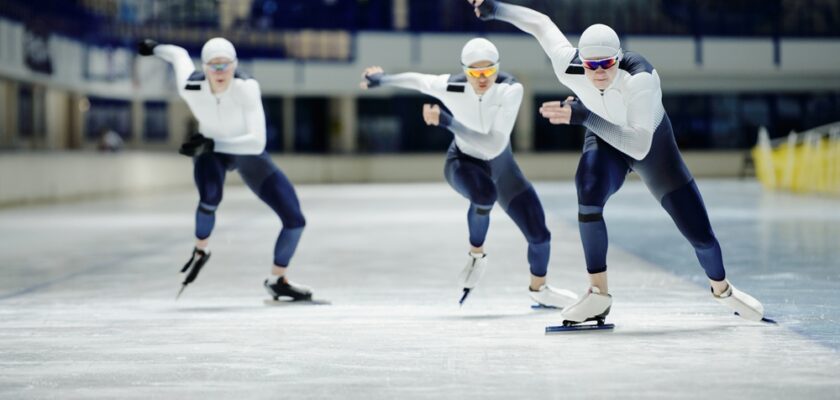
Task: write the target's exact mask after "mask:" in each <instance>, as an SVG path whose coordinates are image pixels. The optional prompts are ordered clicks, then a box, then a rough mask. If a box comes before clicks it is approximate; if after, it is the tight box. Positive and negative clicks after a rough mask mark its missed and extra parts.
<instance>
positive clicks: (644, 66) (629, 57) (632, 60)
mask: <svg viewBox="0 0 840 400" xmlns="http://www.w3.org/2000/svg"><path fill="white" fill-rule="evenodd" d="M618 68H619V69H621V70H624V71H626V72H627V73H628V74H630V75H633V76H635V75H638V74H643V73H648V74H652V73H653V70H654V68H653V64H651V63H650V62H648V60H647V59H646V58H645V57H644V56H643V55H641V54H639V53H636V52H635V51H627V52H624V56H623V57H622V58H621V62H620V63H618Z"/></svg>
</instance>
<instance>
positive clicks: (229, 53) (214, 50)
mask: <svg viewBox="0 0 840 400" xmlns="http://www.w3.org/2000/svg"><path fill="white" fill-rule="evenodd" d="M217 57H224V58H227V59H229V60H231V61H235V60H236V49H234V48H233V43H231V42H230V41H229V40H227V39H225V38H220V37H217V38H213V39H210V40H208V41H207V43H204V47H202V48H201V62H203V63H205V64H206V63H208V62H210V60H212V59H214V58H217Z"/></svg>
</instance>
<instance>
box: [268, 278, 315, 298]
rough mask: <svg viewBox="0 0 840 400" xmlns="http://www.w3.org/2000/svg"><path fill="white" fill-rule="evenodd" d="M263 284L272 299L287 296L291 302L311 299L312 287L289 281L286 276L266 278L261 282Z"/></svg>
mask: <svg viewBox="0 0 840 400" xmlns="http://www.w3.org/2000/svg"><path fill="white" fill-rule="evenodd" d="M263 286H265V290H266V291H267V292H268V294H269V295H270V296H271V297H272V298H273V299H274V301H278V300H279V299H280V298H281V297H284V298H289V299H291V301H293V302H297V301H312V289H310V288H308V287H306V286H303V285H298V284H296V283H294V282H291V281H289V280H288V279H286V277H280V278H276V277H274V278H268V279H266V280H265V282H263Z"/></svg>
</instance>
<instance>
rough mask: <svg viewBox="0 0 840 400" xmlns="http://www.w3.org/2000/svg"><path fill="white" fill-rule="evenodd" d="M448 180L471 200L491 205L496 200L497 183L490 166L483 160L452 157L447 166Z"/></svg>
mask: <svg viewBox="0 0 840 400" xmlns="http://www.w3.org/2000/svg"><path fill="white" fill-rule="evenodd" d="M445 175H446V181H447V182H448V183H449V185H450V186H452V188H453V189H455V191H456V192H458V193H459V194H460V195H461V196H464V197H465V198H467V199H468V200H470V202H472V203H475V204H478V205H482V206H491V205H493V203H495V202H496V197H497V193H496V184H495V183H494V182H493V179H492V177H491V176H490V171H489V168H488V167H487V166H486V165H484V164H483V163H482V162H481V161H474V160H472V159H469V158H450V159H448V160H447V161H446V166H445Z"/></svg>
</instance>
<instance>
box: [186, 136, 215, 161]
mask: <svg viewBox="0 0 840 400" xmlns="http://www.w3.org/2000/svg"><path fill="white" fill-rule="evenodd" d="M214 148H215V142H214V141H213V139H210V138H206V137H204V135H202V134H200V133H196V134H193V135H192V136H190V138H189V139H187V141H186V142H184V143H183V144H181V148H180V149H178V153H181V154H183V155H185V156H187V157H195V156H200V155H202V154H204V153H212V152H213V149H214Z"/></svg>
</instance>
